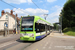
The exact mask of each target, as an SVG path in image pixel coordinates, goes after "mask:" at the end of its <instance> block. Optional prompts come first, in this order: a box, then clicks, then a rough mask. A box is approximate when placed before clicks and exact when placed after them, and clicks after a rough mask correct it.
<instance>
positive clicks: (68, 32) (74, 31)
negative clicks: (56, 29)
mask: <svg viewBox="0 0 75 50" xmlns="http://www.w3.org/2000/svg"><path fill="white" fill-rule="evenodd" d="M63 33H64V34H65V35H70V36H75V27H72V28H65V29H64V30H63Z"/></svg>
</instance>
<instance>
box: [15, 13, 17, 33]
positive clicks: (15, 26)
mask: <svg viewBox="0 0 75 50" xmlns="http://www.w3.org/2000/svg"><path fill="white" fill-rule="evenodd" d="M16 17H17V14H16V15H15V28H16V34H17V19H16Z"/></svg>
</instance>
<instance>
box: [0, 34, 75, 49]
mask: <svg viewBox="0 0 75 50" xmlns="http://www.w3.org/2000/svg"><path fill="white" fill-rule="evenodd" d="M19 37H20V36H19V35H18V36H12V38H7V40H5V39H0V50H75V39H74V38H64V37H63V38H60V37H53V36H50V35H48V36H47V37H45V38H43V39H42V40H39V41H36V42H26V41H20V40H19Z"/></svg>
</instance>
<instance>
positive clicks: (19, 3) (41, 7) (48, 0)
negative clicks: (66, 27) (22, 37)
mask: <svg viewBox="0 0 75 50" xmlns="http://www.w3.org/2000/svg"><path fill="white" fill-rule="evenodd" d="M3 1H4V2H6V3H8V4H10V5H8V4H6V3H4V2H2V1H0V16H1V11H2V10H4V11H5V12H9V13H10V11H11V10H13V11H15V12H13V13H14V14H18V17H21V16H27V15H30V16H33V15H35V16H40V17H41V18H43V19H44V18H45V17H46V20H47V21H48V22H50V23H56V22H59V14H60V12H61V9H63V6H64V4H65V3H66V1H67V0H3ZM32 1H33V2H34V3H35V4H36V5H37V6H36V5H35V4H34V3H33V2H32ZM11 5H12V6H11ZM44 14H48V15H47V16H46V15H44Z"/></svg>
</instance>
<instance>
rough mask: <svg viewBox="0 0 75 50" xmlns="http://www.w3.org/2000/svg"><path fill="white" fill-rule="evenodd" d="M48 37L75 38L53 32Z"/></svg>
mask: <svg viewBox="0 0 75 50" xmlns="http://www.w3.org/2000/svg"><path fill="white" fill-rule="evenodd" d="M50 36H52V37H59V38H74V39H75V36H69V35H64V33H60V32H59V31H53V32H52V33H51V34H50Z"/></svg>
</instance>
